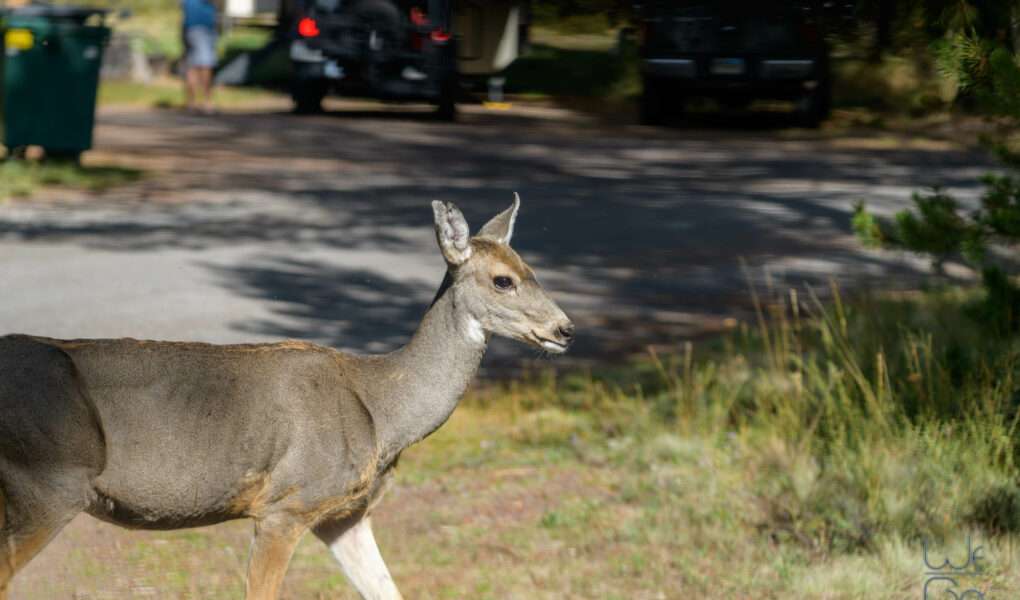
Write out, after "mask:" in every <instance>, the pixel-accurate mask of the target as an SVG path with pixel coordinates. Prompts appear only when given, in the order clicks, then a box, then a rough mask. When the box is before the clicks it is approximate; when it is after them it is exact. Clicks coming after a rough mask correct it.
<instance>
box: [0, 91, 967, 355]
mask: <svg viewBox="0 0 1020 600" xmlns="http://www.w3.org/2000/svg"><path fill="white" fill-rule="evenodd" d="M716 118H718V117H714V116H713V117H711V118H710V119H709V121H697V120H696V121H694V122H687V123H685V124H681V125H679V126H678V127H673V128H664V129H648V128H642V127H636V126H625V127H606V126H601V125H597V124H593V123H592V122H590V121H586V120H584V119H578V118H575V117H571V116H566V117H564V118H557V117H555V115H553V116H549V115H548V114H547V113H546V112H543V111H542V110H539V109H536V110H535V111H533V112H532V113H529V112H526V111H525V112H512V113H490V112H485V111H481V110H479V109H475V110H473V111H472V112H469V113H468V114H466V115H464V118H463V121H462V122H461V123H459V124H441V123H435V122H433V121H432V117H431V114H429V113H425V112H423V113H420V114H419V113H415V112H413V111H412V112H406V111H400V112H391V111H389V110H385V109H383V110H378V111H376V110H370V111H360V110H352V111H340V112H337V113H335V114H327V115H318V116H312V117H294V116H291V115H285V114H265V113H260V114H254V113H253V114H242V113H228V114H225V115H222V116H221V117H219V118H215V119H208V118H203V117H192V116H188V115H180V114H176V113H165V112H164V113H151V112H145V113H129V112H124V113H113V114H108V115H104V116H103V117H102V119H101V123H102V124H103V127H102V129H101V137H100V141H101V143H102V146H103V147H104V148H105V151H106V152H107V153H115V154H116V155H117V156H133V157H138V158H139V160H140V161H141V162H144V161H145V160H149V161H151V163H152V165H154V168H157V169H158V170H160V171H161V173H160V174H159V175H157V176H153V177H150V178H148V179H147V180H146V181H144V182H141V183H139V184H136V185H132V186H127V187H125V188H122V189H120V190H117V191H113V192H110V193H107V194H105V195H104V196H102V197H101V198H97V199H96V201H97V202H96V205H95V206H92V207H89V210H79V211H75V210H71V211H70V213H69V212H68V211H67V210H66V207H56V208H54V209H53V210H52V211H51V212H47V211H45V210H39V211H30V212H27V213H25V216H24V217H23V218H18V213H17V211H14V212H13V213H10V214H5V215H0V237H14V238H17V239H21V240H24V241H26V242H32V241H47V242H53V241H61V242H73V243H76V244H80V245H82V246H85V247H88V248H94V249H101V250H109V251H118V252H120V251H127V252H157V251H161V250H163V249H189V250H194V251H210V250H214V249H216V248H219V247H225V246H232V247H236V246H243V245H251V246H252V249H253V252H256V251H257V259H255V260H253V262H250V263H246V264H238V265H236V266H231V267H228V268H224V267H221V266H217V267H210V268H213V269H214V271H215V274H216V276H217V277H218V280H219V281H220V282H221V284H222V285H224V286H227V287H229V288H230V289H232V290H233V289H236V290H238V291H239V293H241V294H244V295H247V296H250V297H256V298H263V299H265V300H266V301H267V302H270V303H271V304H272V306H273V307H274V308H273V310H274V315H276V317H278V318H276V319H273V320H262V321H257V322H241V323H236V324H234V325H233V327H235V328H237V329H238V330H241V331H246V332H251V333H259V334H267V335H272V336H279V337H293V338H304V339H313V340H316V341H322V342H326V343H329V344H332V345H335V346H338V347H346V348H352V349H357V350H373V351H375V350H387V349H391V348H393V347H395V346H396V345H398V344H399V343H400V342H402V341H403V340H405V339H406V337H407V336H408V335H409V334H410V332H411V331H413V328H414V326H415V325H416V324H417V322H418V320H419V318H420V316H421V313H422V311H423V310H424V306H425V305H427V303H428V301H429V299H431V297H432V294H433V293H434V291H435V287H436V286H437V285H438V283H439V275H437V276H436V277H435V281H434V284H429V285H424V284H423V282H422V281H423V280H421V279H413V278H412V279H408V278H407V277H401V276H395V275H393V273H394V272H395V270H399V269H397V267H399V266H400V265H401V264H404V265H406V264H407V261H408V260H409V259H410V258H412V257H421V256H427V257H434V262H435V264H436V268H437V269H438V270H439V271H440V273H441V267H440V266H439V265H440V263H439V258H438V251H437V250H436V249H435V242H434V237H433V234H432V230H431V226H432V225H431V211H430V209H429V204H428V203H429V201H430V200H432V199H435V198H440V199H444V200H451V201H453V202H455V203H457V205H458V206H460V207H461V209H462V210H463V211H464V213H465V215H466V217H467V218H468V220H469V222H470V223H471V225H472V226H473V227H474V228H478V227H480V226H481V225H482V224H483V223H484V221H485V220H486V219H487V218H488V217H489V216H491V215H492V214H494V213H495V212H497V211H498V210H501V209H502V208H504V207H505V206H506V205H508V204H509V201H510V198H511V192H512V191H518V192H520V194H521V196H522V199H523V205H522V210H521V216H520V220H519V222H518V227H517V230H516V236H515V239H514V246H515V247H516V248H517V249H518V250H519V251H520V252H521V253H522V255H523V256H524V257H525V259H526V260H528V261H529V262H531V263H532V266H533V267H535V269H536V270H537V272H538V273H539V276H540V277H541V278H542V279H543V282H544V283H545V284H546V286H547V287H548V288H550V289H551V290H552V291H553V293H554V295H557V297H560V298H561V299H562V303H563V305H564V306H565V308H566V309H567V310H568V312H571V313H572V314H574V315H575V316H576V320H577V321H578V322H579V330H580V332H581V342H580V343H579V347H578V351H577V353H576V356H577V357H580V358H594V357H599V356H608V355H618V354H620V353H627V352H632V351H635V350H639V349H640V348H642V347H644V346H645V345H646V344H649V343H654V344H670V343H674V342H676V341H677V340H678V339H682V338H685V337H689V336H691V335H697V334H698V333H699V332H704V331H710V330H716V329H718V328H719V323H720V322H721V321H722V319H723V318H724V317H726V316H730V315H732V314H734V313H735V311H736V312H737V313H739V312H740V310H741V308H742V307H743V308H745V309H746V306H747V304H748V301H747V294H746V289H747V282H746V279H745V275H744V274H743V273H742V271H741V267H740V265H741V261H742V260H746V261H747V264H748V265H749V268H750V271H751V272H752V274H754V277H755V278H759V281H761V280H763V279H765V278H766V277H769V278H772V279H773V280H775V281H777V282H778V283H779V285H780V286H783V285H793V286H800V285H803V284H812V285H819V284H825V283H826V281H827V280H828V279H829V278H830V277H835V278H837V279H840V280H843V281H856V282H858V283H860V282H862V281H865V280H867V279H868V278H877V277H882V278H885V279H884V281H883V284H884V283H890V282H891V283H892V285H910V284H911V283H912V282H915V281H916V280H917V278H918V277H919V276H920V275H921V274H922V273H923V272H924V266H923V265H921V264H918V263H909V262H904V261H902V260H899V259H898V258H897V257H895V256H891V255H882V254H876V253H868V252H865V251H863V250H862V249H861V248H860V247H859V245H858V244H857V243H856V242H855V241H854V240H853V239H852V237H851V236H850V235H849V219H850V214H851V210H852V205H853V203H854V202H856V201H858V200H867V201H868V202H869V203H870V204H872V206H873V207H875V208H876V209H877V210H878V211H879V212H889V211H891V210H894V209H898V208H901V207H903V206H905V205H906V203H907V199H908V197H909V194H910V192H911V191H912V190H914V189H917V188H920V187H923V186H926V185H936V184H937V185H941V186H943V187H947V188H949V189H952V190H954V191H958V192H961V193H963V194H964V195H968V194H969V195H970V196H973V195H974V194H975V193H976V191H977V176H978V175H979V174H981V173H982V172H984V171H985V170H987V167H986V166H985V165H986V164H987V163H986V162H985V159H983V158H982V157H979V156H975V155H973V154H968V153H964V152H959V151H954V152H946V151H941V150H939V151H936V150H931V149H924V148H917V147H909V146H903V145H896V144H885V142H884V141H883V140H882V139H880V136H877V135H876V136H875V138H874V139H876V140H877V141H873V140H872V138H869V136H859V137H858V138H857V141H856V142H854V143H843V142H841V141H840V140H829V139H825V138H824V137H819V136H817V135H816V134H813V133H809V132H796V131H795V132H790V133H788V134H787V133H783V132H777V131H772V130H765V131H750V132H749V131H745V130H743V127H744V125H740V126H739V128H733V129H731V128H730V126H729V125H727V128H726V129H721V130H720V129H709V130H705V129H699V128H702V127H705V126H706V124H709V125H711V126H713V127H714V126H717V125H718V123H715V122H714V121H713V119H716ZM731 125H732V124H731ZM733 127H737V126H735V125H733ZM883 144H885V145H883ZM359 253H360V254H359ZM312 255H314V258H313V257H312ZM333 255H336V256H341V255H342V256H348V255H353V256H361V255H364V257H365V258H364V259H363V260H362V261H361V263H362V264H360V265H359V266H356V267H355V266H353V265H352V264H351V261H349V260H345V261H344V262H343V264H337V262H336V261H334V260H332V258H331V256H333ZM355 262H357V260H355ZM893 278H894V279H893ZM508 352H509V351H508Z"/></svg>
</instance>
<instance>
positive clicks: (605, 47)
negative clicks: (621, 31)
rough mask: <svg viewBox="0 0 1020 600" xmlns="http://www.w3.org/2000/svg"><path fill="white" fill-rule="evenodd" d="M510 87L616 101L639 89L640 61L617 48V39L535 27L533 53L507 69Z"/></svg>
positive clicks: (527, 92) (517, 90)
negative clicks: (620, 52)
mask: <svg viewBox="0 0 1020 600" xmlns="http://www.w3.org/2000/svg"><path fill="white" fill-rule="evenodd" d="M506 77H507V91H508V92H511V93H515V94H523V95H525V96H531V97H577V98H598V99H601V100H604V101H618V100H623V99H625V98H628V97H632V96H635V95H636V94H637V93H638V92H639V91H640V81H639V77H638V72H637V63H636V62H635V60H634V56H632V55H631V54H630V53H624V54H618V53H616V52H615V38H614V37H613V36H612V34H611V33H610V32H607V31H605V30H603V32H602V33H601V34H587V35H568V34H562V33H559V32H554V31H549V30H542V29H537V30H536V31H535V33H534V43H533V44H532V46H531V50H530V52H528V53H527V54H525V55H523V56H521V57H520V58H518V59H517V60H516V61H515V62H514V63H513V64H512V65H511V66H510V67H509V68H508V69H507V72H506Z"/></svg>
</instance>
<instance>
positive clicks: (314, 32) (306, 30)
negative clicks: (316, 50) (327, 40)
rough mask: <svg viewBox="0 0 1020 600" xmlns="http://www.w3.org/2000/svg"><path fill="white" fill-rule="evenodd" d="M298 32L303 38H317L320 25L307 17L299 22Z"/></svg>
mask: <svg viewBox="0 0 1020 600" xmlns="http://www.w3.org/2000/svg"><path fill="white" fill-rule="evenodd" d="M297 32H298V35H300V36H301V37H316V36H318V35H319V33H320V31H319V24H318V23H316V22H315V19H313V18H311V17H305V18H303V19H301V20H300V21H298V24H297Z"/></svg>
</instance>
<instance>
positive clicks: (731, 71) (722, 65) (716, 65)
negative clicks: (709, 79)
mask: <svg viewBox="0 0 1020 600" xmlns="http://www.w3.org/2000/svg"><path fill="white" fill-rule="evenodd" d="M711 71H712V74H713V75H743V74H744V59H742V58H717V59H715V60H713V61H712V66H711Z"/></svg>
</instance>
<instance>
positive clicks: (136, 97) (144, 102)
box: [98, 80, 283, 108]
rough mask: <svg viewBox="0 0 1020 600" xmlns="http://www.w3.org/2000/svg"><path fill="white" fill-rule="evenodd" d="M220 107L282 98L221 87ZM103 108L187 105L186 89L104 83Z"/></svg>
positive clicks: (171, 83)
mask: <svg viewBox="0 0 1020 600" xmlns="http://www.w3.org/2000/svg"><path fill="white" fill-rule="evenodd" d="M215 97H216V104H217V106H220V107H222V108H232V107H244V106H255V105H258V104H260V103H264V102H266V101H273V100H278V99H280V98H282V97H283V96H281V95H280V94H279V93H278V92H273V91H271V90H266V89H263V88H255V87H250V88H249V87H233V86H219V87H217V88H216V92H215ZM98 101H99V104H100V105H101V106H103V105H106V106H132V105H134V106H147V107H156V108H176V107H181V106H184V89H183V87H182V85H181V83H180V82H179V81H175V80H158V81H154V82H152V83H139V82H133V81H104V82H103V83H102V85H100V86H99V99H98Z"/></svg>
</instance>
